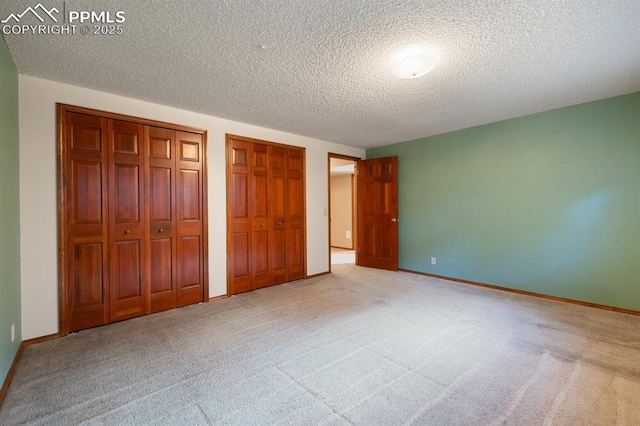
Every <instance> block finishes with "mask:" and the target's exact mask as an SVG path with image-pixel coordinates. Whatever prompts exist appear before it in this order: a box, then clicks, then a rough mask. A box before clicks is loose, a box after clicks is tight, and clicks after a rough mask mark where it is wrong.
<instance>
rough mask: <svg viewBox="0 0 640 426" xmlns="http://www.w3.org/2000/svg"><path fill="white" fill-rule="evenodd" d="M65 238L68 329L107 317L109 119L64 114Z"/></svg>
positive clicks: (72, 329)
mask: <svg viewBox="0 0 640 426" xmlns="http://www.w3.org/2000/svg"><path fill="white" fill-rule="evenodd" d="M65 139H66V143H67V147H68V148H67V150H66V152H65V156H66V157H65V162H66V164H68V167H67V169H66V170H65V172H64V173H65V181H66V182H68V184H67V186H66V188H65V198H66V203H67V206H69V207H68V208H67V209H66V211H65V214H66V216H65V219H64V220H65V221H66V223H67V228H66V235H65V237H64V238H65V239H66V241H67V246H66V250H67V251H66V261H67V263H66V265H64V266H63V267H65V268H66V270H67V271H68V273H67V275H66V288H67V293H66V303H67V324H68V328H69V330H70V331H76V330H81V329H84V328H89V327H95V326H97V325H102V324H106V323H107V322H108V320H109V268H108V265H109V250H108V200H107V188H108V185H107V179H108V174H107V161H108V158H107V157H108V155H107V120H106V119H102V118H100V117H94V116H90V115H85V114H77V113H68V114H67V115H66V116H65Z"/></svg>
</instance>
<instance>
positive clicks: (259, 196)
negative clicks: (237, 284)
mask: <svg viewBox="0 0 640 426" xmlns="http://www.w3.org/2000/svg"><path fill="white" fill-rule="evenodd" d="M250 152H251V157H250V158H251V161H250V164H249V165H250V179H249V190H248V191H247V192H246V197H247V200H246V203H247V204H248V205H249V217H250V221H249V226H250V236H249V238H250V244H249V248H250V251H249V252H248V253H247V256H248V259H249V270H250V275H251V282H252V284H251V288H252V289H254V288H261V287H266V286H268V285H270V284H271V274H270V269H269V257H270V253H271V246H270V243H271V241H272V237H273V234H272V231H271V229H272V228H271V223H270V220H269V210H270V208H271V199H270V197H269V193H270V190H271V189H272V188H273V184H272V182H271V181H270V180H269V147H268V146H267V145H263V144H257V143H256V144H252V146H251V147H250Z"/></svg>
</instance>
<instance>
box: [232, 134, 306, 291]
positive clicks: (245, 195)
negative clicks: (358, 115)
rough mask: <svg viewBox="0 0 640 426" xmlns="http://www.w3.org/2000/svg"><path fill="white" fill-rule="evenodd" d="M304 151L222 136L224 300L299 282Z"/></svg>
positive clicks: (302, 245)
mask: <svg viewBox="0 0 640 426" xmlns="http://www.w3.org/2000/svg"><path fill="white" fill-rule="evenodd" d="M304 167H305V164H304V150H303V149H301V148H294V147H288V146H286V145H280V144H274V143H270V142H264V141H258V140H255V139H250V138H244V137H241V136H233V135H227V200H228V205H227V223H228V228H229V229H228V233H227V249H228V250H227V253H228V255H227V262H228V263H227V273H228V276H227V279H228V290H229V293H230V294H235V293H241V292H245V291H249V290H254V289H257V288H261V287H266V286H270V285H274V284H279V283H282V282H286V281H291V280H294V279H299V278H304V274H305V268H304V266H305V256H304V253H305V235H304V234H305V208H304Z"/></svg>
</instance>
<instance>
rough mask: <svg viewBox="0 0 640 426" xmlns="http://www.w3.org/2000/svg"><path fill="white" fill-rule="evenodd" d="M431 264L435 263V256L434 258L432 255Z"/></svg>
mask: <svg viewBox="0 0 640 426" xmlns="http://www.w3.org/2000/svg"><path fill="white" fill-rule="evenodd" d="M431 264H432V265H435V264H436V258H435V257H433V256H432V257H431Z"/></svg>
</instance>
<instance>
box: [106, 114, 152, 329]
mask: <svg viewBox="0 0 640 426" xmlns="http://www.w3.org/2000/svg"><path fill="white" fill-rule="evenodd" d="M144 145H145V144H144V130H143V126H142V125H141V124H136V123H129V122H126V121H118V120H110V121H109V147H108V148H109V149H108V160H109V162H108V164H109V167H108V168H109V257H110V262H109V263H110V280H109V292H110V309H109V321H110V322H115V321H120V320H125V319H128V318H132V317H136V316H140V315H143V314H145V313H147V297H148V278H147V268H146V259H147V257H148V255H147V244H146V240H147V227H146V226H145V219H146V218H145V209H146V202H145V186H144V182H145V167H144V163H145V156H144V151H145V146H144Z"/></svg>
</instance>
